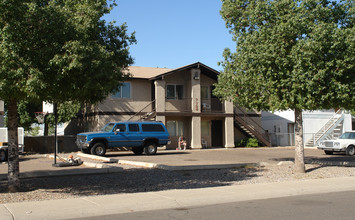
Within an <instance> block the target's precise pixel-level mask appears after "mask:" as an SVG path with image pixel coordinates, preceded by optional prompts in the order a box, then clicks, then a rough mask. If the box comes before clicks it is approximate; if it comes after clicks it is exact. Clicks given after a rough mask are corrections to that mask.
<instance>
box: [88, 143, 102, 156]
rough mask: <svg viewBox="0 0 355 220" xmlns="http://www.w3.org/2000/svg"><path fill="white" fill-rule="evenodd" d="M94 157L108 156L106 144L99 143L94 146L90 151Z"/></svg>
mask: <svg viewBox="0 0 355 220" xmlns="http://www.w3.org/2000/svg"><path fill="white" fill-rule="evenodd" d="M90 152H91V154H92V155H97V156H105V154H106V145H105V144H104V143H101V142H98V143H96V144H94V146H92V148H91V149H90Z"/></svg>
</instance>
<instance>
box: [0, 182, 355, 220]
mask: <svg viewBox="0 0 355 220" xmlns="http://www.w3.org/2000/svg"><path fill="white" fill-rule="evenodd" d="M335 186H336V187H335ZM354 187H355V177H343V178H329V179H313V180H302V181H292V182H279V183H263V184H251V185H230V186H222V187H212V188H200V189H187V190H167V191H157V192H147V193H133V194H115V195H107V196H91V197H80V198H76V199H63V200H47V201H39V202H23V203H10V204H2V205H0V213H1V214H0V220H8V219H36V220H38V219H69V218H83V217H95V216H97V217H98V216H103V215H111V214H122V213H129V212H139V211H148V210H159V209H189V208H191V207H195V206H206V205H213V204H223V203H230V202H238V201H248V200H258V199H268V198H279V197H287V196H296V195H309V194H317V193H328V192H341V191H351V190H354Z"/></svg>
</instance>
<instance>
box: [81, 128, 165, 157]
mask: <svg viewBox="0 0 355 220" xmlns="http://www.w3.org/2000/svg"><path fill="white" fill-rule="evenodd" d="M167 144H170V137H169V133H168V131H167V129H166V127H165V125H164V124H163V123H162V122H157V121H149V122H148V121H135V122H134V121H126V122H112V123H108V124H106V125H105V126H104V127H103V128H102V130H101V131H99V132H86V133H80V134H78V135H77V138H76V145H77V146H78V147H79V149H81V151H82V152H85V153H91V154H93V155H98V156H104V155H105V154H106V149H109V148H110V149H114V148H120V147H128V148H131V149H132V151H133V153H134V154H137V155H140V154H143V153H145V154H146V155H154V154H156V153H157V147H161V146H165V145H167Z"/></svg>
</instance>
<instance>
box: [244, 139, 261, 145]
mask: <svg viewBox="0 0 355 220" xmlns="http://www.w3.org/2000/svg"><path fill="white" fill-rule="evenodd" d="M246 147H259V142H258V140H256V138H249V139H248V141H247V144H246Z"/></svg>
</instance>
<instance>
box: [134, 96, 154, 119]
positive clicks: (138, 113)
mask: <svg viewBox="0 0 355 220" xmlns="http://www.w3.org/2000/svg"><path fill="white" fill-rule="evenodd" d="M154 102H155V100H153V101H151V102H150V103H149V104H148V105H146V106H145V107H144V108H142V109H141V110H140V111H139V112H137V113H136V114H134V115H133V116H132V117H130V118H129V119H128V121H130V120H131V119H132V118H134V117H136V116H138V115H140V114H141V113H142V112H143V110H144V109H146V108H147V107H148V106H150V105H152V104H153V103H154ZM153 111H154V108H153Z"/></svg>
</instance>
